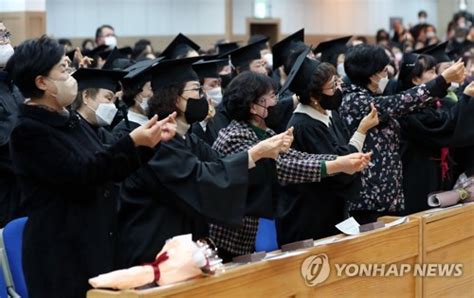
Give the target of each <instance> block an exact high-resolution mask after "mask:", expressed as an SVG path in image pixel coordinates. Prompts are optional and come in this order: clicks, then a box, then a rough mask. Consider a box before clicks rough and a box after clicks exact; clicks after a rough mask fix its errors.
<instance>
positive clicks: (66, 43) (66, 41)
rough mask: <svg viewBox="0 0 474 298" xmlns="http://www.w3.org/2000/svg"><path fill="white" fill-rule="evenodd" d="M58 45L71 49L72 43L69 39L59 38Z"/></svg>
mask: <svg viewBox="0 0 474 298" xmlns="http://www.w3.org/2000/svg"><path fill="white" fill-rule="evenodd" d="M58 43H59V44H61V45H65V46H66V45H67V46H70V47H72V42H71V40H70V39H67V38H60V39H58Z"/></svg>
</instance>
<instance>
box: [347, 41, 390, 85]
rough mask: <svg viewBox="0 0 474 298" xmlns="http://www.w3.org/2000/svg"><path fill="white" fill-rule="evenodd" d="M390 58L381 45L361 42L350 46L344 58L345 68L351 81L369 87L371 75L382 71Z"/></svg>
mask: <svg viewBox="0 0 474 298" xmlns="http://www.w3.org/2000/svg"><path fill="white" fill-rule="evenodd" d="M389 63H390V59H389V58H388V56H387V54H386V53H385V49H384V48H382V47H381V46H376V45H367V44H361V45H358V46H355V47H350V48H349V50H348V51H347V53H346V58H345V60H344V70H345V71H346V74H347V76H348V77H349V79H350V80H351V82H352V83H353V84H355V85H358V86H361V87H367V85H368V84H369V83H370V77H371V76H373V75H374V74H376V73H378V72H381V71H382V70H383V69H384V68H385V66H387V65H388V64H389Z"/></svg>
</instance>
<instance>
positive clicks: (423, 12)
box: [418, 10, 428, 18]
mask: <svg viewBox="0 0 474 298" xmlns="http://www.w3.org/2000/svg"><path fill="white" fill-rule="evenodd" d="M422 16H424V17H425V18H426V17H428V14H427V13H426V11H424V10H420V11H419V12H418V17H422Z"/></svg>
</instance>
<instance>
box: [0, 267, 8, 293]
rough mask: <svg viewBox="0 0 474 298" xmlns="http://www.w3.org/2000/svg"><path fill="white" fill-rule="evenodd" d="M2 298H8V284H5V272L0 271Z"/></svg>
mask: <svg viewBox="0 0 474 298" xmlns="http://www.w3.org/2000/svg"><path fill="white" fill-rule="evenodd" d="M0 297H2V298H3V297H8V292H7V283H6V282H5V277H4V276H3V272H1V271H0Z"/></svg>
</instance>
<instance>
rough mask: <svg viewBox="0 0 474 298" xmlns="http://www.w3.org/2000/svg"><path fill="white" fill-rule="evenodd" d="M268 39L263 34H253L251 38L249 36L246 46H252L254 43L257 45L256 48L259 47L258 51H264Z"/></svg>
mask: <svg viewBox="0 0 474 298" xmlns="http://www.w3.org/2000/svg"><path fill="white" fill-rule="evenodd" d="M269 39H270V38H269V37H268V36H266V35H263V34H254V35H252V36H250V38H249V40H248V42H247V44H253V43H256V44H258V47H259V50H260V51H261V50H263V49H266V48H267V41H268V40H269ZM263 40H264V41H265V42H263V43H260V42H261V41H263Z"/></svg>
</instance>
